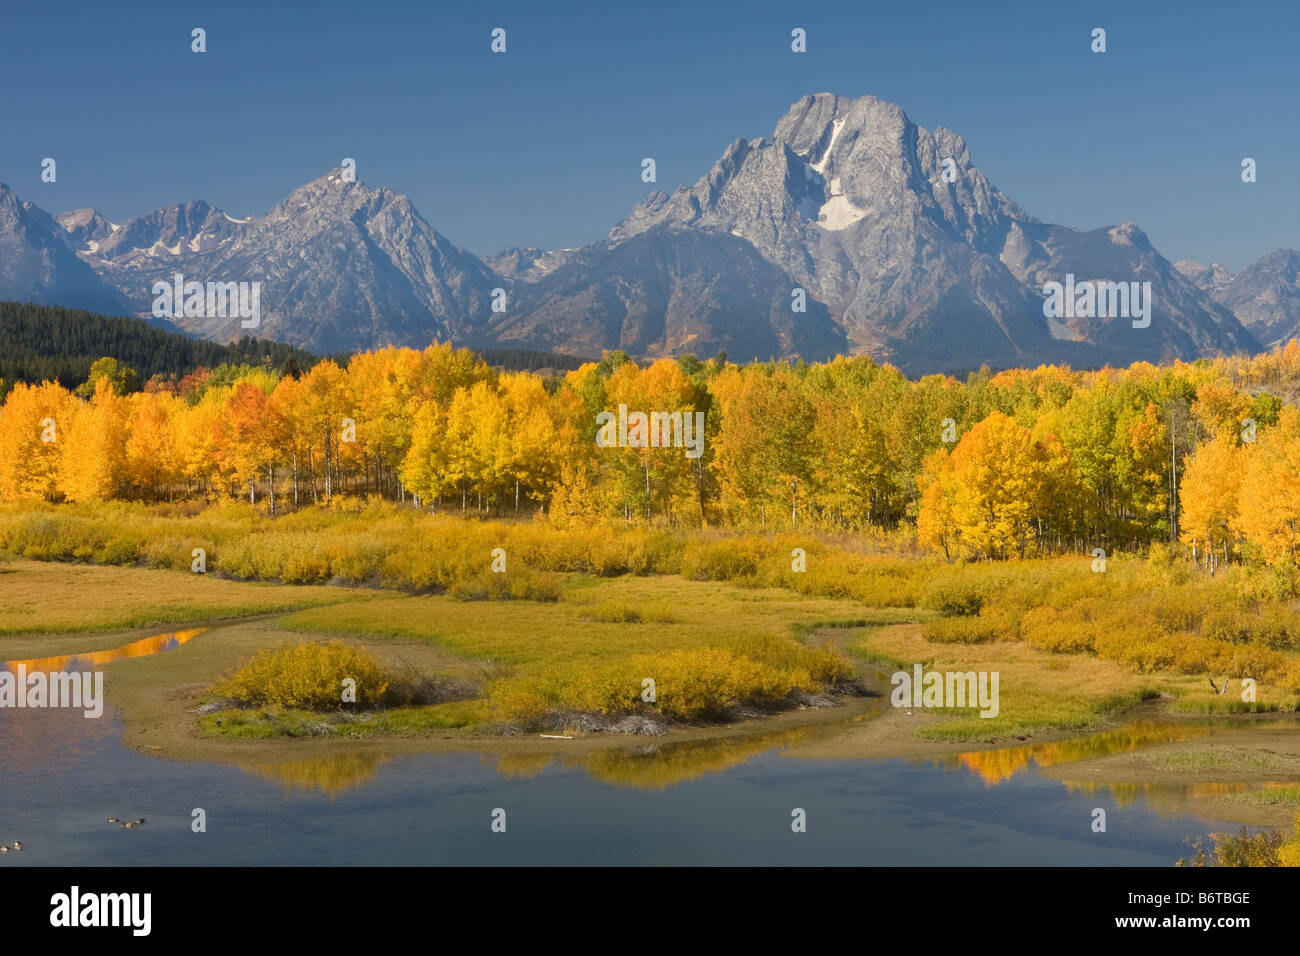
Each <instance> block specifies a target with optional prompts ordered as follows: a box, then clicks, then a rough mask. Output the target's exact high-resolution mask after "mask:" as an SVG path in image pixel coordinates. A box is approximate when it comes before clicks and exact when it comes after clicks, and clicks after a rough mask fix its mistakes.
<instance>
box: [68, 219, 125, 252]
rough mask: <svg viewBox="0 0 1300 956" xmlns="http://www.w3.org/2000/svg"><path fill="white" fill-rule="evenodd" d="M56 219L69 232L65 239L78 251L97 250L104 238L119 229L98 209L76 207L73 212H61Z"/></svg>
mask: <svg viewBox="0 0 1300 956" xmlns="http://www.w3.org/2000/svg"><path fill="white" fill-rule="evenodd" d="M54 221H55V222H57V223H58V224H59V226H60V227H61V228H62V229H63V231H64V232H65V233H66V234H67V235H65V236H64V240H65V241H66V242H67V243H68V245H70V246H72V248H73V250H74V251H76V252H80V251H82V250H83V249H88V250H90V251H92V252H93V251H95V250H96V249H98V248H99V244H100V243H101V242H102V241H103V240H105V239H107V238H108V237H109V236H111V235H112V234H113V233H114V232H116V231H117V226H115V225H113V223H111V222H109V221H108V220H107V219H105V218H104V217H103V216H101V215H100V214H99V211H98V210H96V209H74V210H72V212H64V213H60V214H59V215H57V216H55V217H54Z"/></svg>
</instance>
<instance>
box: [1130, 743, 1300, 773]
mask: <svg viewBox="0 0 1300 956" xmlns="http://www.w3.org/2000/svg"><path fill="white" fill-rule="evenodd" d="M1133 758H1134V759H1140V760H1143V761H1146V762H1148V763H1151V764H1154V765H1155V766H1156V767H1159V768H1160V769H1161V770H1171V771H1176V772H1180V773H1211V772H1217V771H1230V772H1232V773H1250V772H1255V771H1259V772H1268V771H1273V770H1294V769H1295V761H1294V760H1287V759H1286V758H1284V757H1280V756H1277V755H1275V754H1268V753H1261V752H1259V751H1258V750H1244V749H1242V748H1238V747H1223V746H1219V747H1214V746H1210V747H1193V748H1187V749H1183V750H1172V751H1168V752H1164V751H1156V752H1154V753H1149V754H1134V755H1133Z"/></svg>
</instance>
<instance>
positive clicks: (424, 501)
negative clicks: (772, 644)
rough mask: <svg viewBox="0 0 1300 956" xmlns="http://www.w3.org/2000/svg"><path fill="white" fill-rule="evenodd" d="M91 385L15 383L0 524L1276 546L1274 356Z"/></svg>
mask: <svg viewBox="0 0 1300 956" xmlns="http://www.w3.org/2000/svg"><path fill="white" fill-rule="evenodd" d="M128 372H129V368H128V367H127V366H125V365H124V364H123V363H119V362H115V361H113V360H101V361H100V362H97V363H95V365H94V368H93V370H92V373H91V374H90V376H89V377H88V380H87V381H86V383H85V384H84V386H83V387H82V389H81V392H82V394H81V395H78V394H76V393H74V392H72V391H69V390H68V389H67V388H66V387H65V386H64V385H61V384H59V383H57V382H44V383H41V384H37V385H29V384H25V383H20V384H16V385H15V386H14V387H13V388H12V389H11V390H10V391H9V394H8V396H7V398H6V400H5V403H4V405H3V409H2V410H0V499H2V500H5V501H19V500H23V499H43V500H46V501H61V500H71V501H88V500H108V499H139V500H145V501H163V500H177V499H181V498H207V499H212V498H217V497H224V496H238V497H243V498H246V499H247V500H250V501H252V502H254V503H257V502H262V503H264V505H265V506H266V507H267V508H269V509H270V510H271V511H272V512H274V511H275V510H276V509H284V508H293V507H302V506H303V505H304V504H307V503H315V502H322V501H328V500H329V499H331V498H333V497H335V496H337V495H358V496H381V497H385V498H389V499H392V500H395V501H404V502H408V501H409V502H410V503H411V504H412V505H413V506H419V507H423V508H429V509H433V510H454V511H457V512H461V513H466V514H468V513H474V514H479V515H495V516H513V515H529V514H534V513H540V514H543V515H545V516H546V517H547V518H549V519H550V520H551V521H553V522H555V523H557V524H560V525H567V524H571V523H579V524H590V523H598V522H601V521H607V520H611V519H621V520H625V521H643V522H644V521H648V522H654V523H664V524H671V525H680V526H703V525H719V526H727V527H738V528H768V529H773V530H784V529H790V528H795V529H800V528H809V529H816V530H821V531H831V532H834V531H856V530H862V529H868V528H877V529H896V528H899V527H900V526H904V527H907V528H912V527H914V528H915V531H916V534H917V536H918V538H919V540H920V541H921V542H922V543H924V544H926V545H927V546H929V547H932V548H933V549H935V550H936V551H937V552H940V553H943V554H946V555H947V556H948V557H949V558H951V559H954V560H955V559H959V558H967V559H982V558H1004V557H1011V556H1028V555H1036V554H1042V553H1046V552H1058V551H1065V550H1081V549H1082V550H1087V549H1091V548H1094V547H1101V548H1105V549H1115V548H1126V547H1134V546H1142V545H1144V544H1146V543H1148V542H1152V541H1181V542H1183V543H1184V544H1185V545H1186V546H1187V547H1188V548H1189V550H1190V551H1191V553H1192V554H1193V555H1194V556H1195V558H1196V560H1197V561H1198V562H1200V563H1204V564H1206V565H1207V566H1210V567H1213V566H1216V565H1217V564H1219V563H1221V562H1223V561H1233V560H1239V559H1241V558H1243V557H1245V556H1247V555H1258V556H1260V557H1262V558H1263V559H1265V560H1268V561H1270V562H1291V563H1294V562H1295V560H1296V558H1297V550H1296V549H1297V547H1298V546H1300V409H1297V407H1296V406H1295V404H1294V396H1295V391H1296V386H1297V383H1300V343H1297V342H1294V341H1293V342H1291V343H1290V344H1288V345H1287V346H1285V347H1284V348H1280V349H1278V350H1276V351H1274V352H1271V353H1268V354H1264V355H1259V356H1255V357H1253V358H1242V357H1235V358H1221V359H1216V360H1212V361H1211V360H1202V361H1197V362H1193V363H1175V364H1172V365H1163V366H1155V365H1151V364H1147V363H1137V364H1135V365H1132V366H1130V367H1127V368H1122V369H1111V368H1107V369H1102V370H1098V371H1077V370H1072V369H1069V368H1065V367H1059V366H1042V367H1039V368H1035V369H1015V370H1010V371H1004V372H999V373H996V374H994V373H992V372H989V371H988V370H981V371H979V372H976V373H973V374H971V375H969V376H968V377H967V378H966V380H965V381H959V380H957V379H955V378H952V377H950V376H943V375H930V376H926V377H923V378H920V379H919V380H915V381H913V380H909V379H908V378H906V377H905V376H904V375H903V374H902V373H901V372H899V371H898V370H897V369H895V368H894V367H892V366H890V365H886V364H879V363H877V362H875V361H873V360H872V359H870V358H865V357H856V358H844V357H840V358H836V359H835V360H833V361H830V362H825V363H817V364H806V363H803V362H796V363H789V362H779V361H778V362H755V363H751V364H749V365H745V366H738V365H735V364H731V363H728V362H727V361H726V360H725V356H719V357H717V358H715V359H712V360H709V361H701V360H699V359H697V358H695V357H693V356H684V357H682V358H680V359H676V360H671V359H663V360H659V361H656V362H652V363H649V364H646V365H644V366H642V365H638V364H637V363H635V362H633V361H631V360H630V359H629V358H628V357H627V356H626V355H625V354H623V353H621V352H614V353H610V354H607V355H606V356H605V357H604V358H603V359H602V360H601V361H599V362H586V363H584V364H582V365H580V366H579V367H577V368H575V369H572V370H570V371H568V372H567V373H565V374H564V375H562V376H560V375H556V376H548V377H543V376H540V375H536V374H533V373H530V372H527V371H499V370H496V369H494V368H492V367H491V366H490V365H488V364H487V363H486V362H485V361H484V360H483V359H482V357H481V356H477V355H475V354H474V353H472V352H470V351H468V350H465V349H459V350H458V349H453V348H452V347H451V346H449V345H443V344H435V345H432V346H430V347H429V348H426V349H424V350H415V349H405V348H384V349H378V350H375V351H370V352H362V353H358V354H356V355H353V356H351V357H350V358H349V359H347V360H346V361H345V362H343V363H340V362H336V361H334V360H330V359H326V360H322V361H319V362H317V363H316V364H314V365H312V366H311V367H310V368H306V369H303V368H297V369H288V370H287V371H286V370H284V369H279V368H275V367H268V366H266V365H259V366H252V365H244V366H234V365H229V364H228V365H225V366H222V367H219V368H217V369H214V370H208V369H200V370H197V371H195V372H193V373H191V374H189V375H187V376H184V377H182V378H180V379H175V380H171V379H160V378H156V377H155V378H153V379H152V380H150V381H149V382H148V383H147V384H146V385H145V387H144V390H143V391H141V392H138V393H132V383H131V381H130V376H129V374H128ZM620 405H624V406H626V408H627V409H630V410H633V411H640V412H643V413H652V412H662V413H674V412H680V413H683V414H692V413H695V412H702V413H704V421H705V441H704V451H703V454H701V455H699V456H698V457H691V456H688V455H686V454H684V450H683V449H682V448H681V447H672V446H671V445H668V446H666V447H664V446H661V447H652V446H650V445H649V443H647V442H644V441H641V442H638V441H637V440H636V438H637V436H636V435H635V434H634V432H635V429H630V430H629V435H628V436H627V439H628V440H627V441H626V443H624V444H623V445H622V447H601V445H600V444H598V443H597V441H596V434H597V430H598V424H597V419H598V416H599V415H600V414H601V413H602V412H608V411H612V410H614V409H617V408H618V407H619V406H620Z"/></svg>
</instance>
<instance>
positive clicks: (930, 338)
mask: <svg viewBox="0 0 1300 956" xmlns="http://www.w3.org/2000/svg"><path fill="white" fill-rule="evenodd" d="M0 189H2V187H0ZM6 195H7V196H8V199H6V198H5V197H6ZM74 252H75V255H73V253H74ZM1287 255H1290V256H1292V257H1294V256H1295V253H1286V252H1285V251H1283V252H1280V253H1275V254H1274V256H1273V257H1270V258H1269V259H1267V260H1261V263H1257V264H1255V266H1252V267H1248V269H1247V270H1243V273H1242V274H1241V275H1239V276H1235V277H1234V276H1231V275H1229V274H1228V273H1227V271H1226V270H1224V269H1222V267H1215V266H1212V267H1208V268H1206V267H1199V266H1195V264H1191V263H1180V264H1179V265H1178V266H1175V265H1174V264H1172V263H1170V262H1169V260H1167V259H1166V258H1164V257H1163V256H1162V255H1161V254H1160V252H1159V251H1158V250H1157V249H1156V248H1155V247H1154V246H1153V245H1152V243H1151V241H1150V239H1149V238H1148V237H1147V236H1146V234H1145V233H1143V231H1142V230H1141V229H1140V228H1139V227H1138V226H1137V225H1136V224H1135V223H1132V222H1123V223H1120V224H1117V225H1108V226H1104V227H1101V228H1097V229H1089V230H1083V231H1080V230H1077V229H1072V228H1068V227H1066V226H1061V225H1056V224H1053V223H1047V222H1043V221H1040V220H1038V219H1036V218H1034V217H1033V216H1031V215H1030V214H1029V213H1028V212H1026V211H1025V210H1024V209H1022V208H1021V207H1020V206H1019V205H1017V204H1016V203H1015V202H1014V201H1013V200H1012V199H1011V198H1010V197H1008V196H1007V195H1006V194H1004V193H1003V192H1001V191H1000V190H999V189H998V188H997V187H995V186H994V185H993V184H992V183H991V182H990V181H989V180H988V178H987V177H986V176H985V175H984V173H983V172H982V171H981V170H980V169H979V168H978V167H976V166H975V165H974V164H973V162H972V160H971V156H970V150H969V148H968V146H967V144H966V141H965V140H964V139H963V138H962V137H961V136H960V135H958V134H957V133H955V132H953V131H951V130H948V129H944V128H942V127H940V128H937V129H935V130H933V131H930V130H926V129H924V128H922V127H920V126H918V125H916V124H915V123H913V122H912V121H911V120H910V119H909V118H908V116H907V114H906V113H904V112H903V110H902V109H901V108H900V107H898V106H896V105H894V104H892V103H887V102H885V101H883V100H879V99H877V98H875V97H871V96H864V97H860V98H857V99H851V98H848V97H841V96H835V95H832V94H830V93H819V94H817V95H811V96H805V97H803V98H802V99H800V100H799V101H798V102H796V103H794V104H793V105H792V106H791V107H790V108H789V110H788V111H787V112H786V114H785V115H784V116H783V117H781V118H780V119H779V120H778V121H777V123H776V125H775V127H774V130H773V132H772V135H771V136H768V137H762V138H758V139H737V140H735V141H734V142H733V143H731V145H730V146H728V147H727V148H726V149H725V150H724V151H723V153H722V155H721V156H720V157H719V159H718V160H717V162H716V163H714V164H713V167H712V168H711V169H710V170H709V171H708V172H707V173H706V174H705V175H704V176H702V177H701V178H700V179H699V180H698V181H697V182H696V183H695V184H694V185H691V186H682V187H680V188H678V189H676V190H675V191H673V192H672V193H667V192H662V191H655V192H652V193H650V194H649V195H648V196H647V197H646V198H645V199H644V200H643V201H642V202H640V203H638V204H637V205H636V206H635V207H634V208H633V209H632V210H631V211H630V213H629V214H628V215H627V217H626V218H624V219H623V220H622V221H621V222H619V223H617V224H616V225H615V226H614V227H613V228H612V229H611V230H610V233H609V236H608V237H607V238H606V239H603V240H601V241H598V242H594V243H592V244H590V245H588V246H584V247H582V248H580V249H561V250H549V251H548V250H542V249H535V248H510V249H506V250H505V251H503V252H501V253H499V254H497V255H495V256H490V257H487V258H486V259H480V258H478V257H476V256H475V255H473V254H472V253H470V252H467V251H466V250H464V249H461V248H459V247H458V246H456V245H455V244H453V243H452V242H451V241H449V240H448V239H447V238H445V237H444V236H442V235H441V234H440V233H438V232H437V231H436V230H435V229H434V228H433V227H432V226H431V225H430V224H429V223H428V222H427V221H426V220H425V219H424V218H423V217H422V216H421V215H420V213H419V212H418V211H417V210H416V209H415V207H414V205H413V204H412V203H411V201H410V200H409V199H408V198H407V197H405V196H403V195H401V194H399V193H396V192H393V191H392V190H390V189H387V188H378V189H372V188H369V187H367V186H365V185H364V184H362V183H360V182H355V181H347V180H345V179H344V176H343V173H342V171H341V170H338V169H335V170H333V171H331V172H329V173H327V174H326V175H325V176H322V177H320V178H319V179H316V180H314V181H312V182H310V183H307V184H306V185H304V186H302V187H300V188H299V189H296V190H294V191H293V192H292V193H290V194H289V195H288V196H287V197H285V199H284V200H282V201H281V202H279V203H278V204H276V205H275V206H274V207H273V208H272V209H271V210H270V211H269V212H267V213H266V215H264V216H261V217H249V218H246V219H236V218H234V217H232V216H230V215H229V214H227V213H225V212H223V211H222V210H220V209H217V208H215V207H213V206H211V205H210V204H208V203H206V202H204V201H202V200H195V201H191V202H186V203H178V204H173V205H171V206H167V207H165V208H164V209H160V210H158V211H156V212H154V213H151V214H149V215H147V216H142V217H139V218H136V219H131V220H128V221H126V222H124V223H122V224H120V225H115V224H114V223H111V222H109V221H108V220H107V219H105V218H104V217H103V216H102V215H100V214H99V213H98V212H96V211H95V210H93V209H82V210H76V211H73V212H69V213H65V214H63V215H61V216H59V217H58V220H57V221H56V220H54V219H52V218H51V217H49V216H48V215H46V214H45V213H43V212H41V211H40V210H38V209H36V208H35V207H33V206H31V204H30V203H29V204H19V203H17V200H16V198H14V197H12V194H9V193H8V191H7V190H3V191H2V192H0V295H9V296H10V297H14V298H33V297H43V298H36V300H37V301H58V302H63V303H68V304H80V303H81V302H82V301H84V300H85V299H86V298H87V297H93V296H96V295H98V296H100V297H101V299H102V297H103V296H105V295H108V296H110V297H111V298H112V300H113V301H114V302H116V303H118V304H117V305H116V306H115V307H113V306H106V307H105V308H108V309H109V310H112V311H118V310H125V311H130V312H132V313H133V314H135V315H137V316H140V317H145V318H148V319H149V320H150V321H152V322H154V323H155V324H164V323H168V322H170V323H174V326H173V327H175V328H180V329H183V330H185V331H187V332H189V333H191V334H193V335H197V336H201V337H204V338H208V339H212V340H214V341H222V342H224V341H231V340H233V339H235V338H237V337H239V336H240V335H242V334H244V333H245V331H252V332H254V334H256V335H258V336H262V337H267V338H272V339H275V340H278V341H281V342H285V343H289V344H292V345H295V346H298V347H302V348H309V349H311V350H312V351H314V352H317V353H329V352H336V351H347V350H352V349H357V348H370V347H375V346H382V345H388V344H396V345H410V346H417V347H422V346H424V345H426V344H428V342H429V341H431V340H433V339H442V340H450V341H453V342H456V343H457V344H465V345H471V346H473V347H477V348H493V347H501V348H506V349H540V350H545V351H552V350H554V351H560V352H566V353H573V354H582V355H594V354H599V353H600V352H601V351H602V350H605V349H614V348H622V349H625V350H626V351H628V352H629V353H631V354H633V355H635V356H636V357H638V358H652V357H658V356H667V355H676V354H681V353H682V352H685V351H690V352H695V353H696V354H700V355H707V354H710V353H712V352H714V351H716V350H725V351H726V352H727V353H728V355H729V356H730V357H731V358H733V359H735V360H739V361H746V360H749V359H752V358H758V359H766V358H769V357H780V358H794V357H802V358H805V359H809V360H816V359H825V358H828V357H830V356H832V355H834V354H836V353H838V352H847V353H855V354H856V353H869V354H871V355H873V356H875V357H876V358H878V359H881V360H887V361H890V362H893V363H894V364H896V365H898V366H899V367H901V368H902V369H903V370H905V371H907V372H909V373H913V374H918V373H925V372H933V371H959V370H962V369H969V368H972V367H974V366H978V365H980V364H983V363H988V364H990V365H992V366H995V367H1007V366H1013V365H1032V364H1038V363H1040V362H1068V363H1070V364H1072V365H1076V366H1096V365H1101V364H1107V363H1109V364H1127V363H1129V362H1132V361H1135V360H1148V361H1153V362H1159V361H1166V360H1169V359H1174V358H1181V359H1191V358H1195V357H1199V356H1203V355H1214V354H1222V353H1235V352H1253V351H1256V350H1258V349H1259V348H1260V344H1259V341H1258V339H1257V338H1256V336H1255V335H1254V334H1252V330H1254V331H1257V332H1258V333H1259V335H1260V336H1261V337H1263V338H1264V339H1266V340H1268V341H1275V340H1277V339H1278V338H1281V337H1285V336H1287V335H1288V334H1290V331H1293V330H1295V329H1296V327H1297V325H1298V324H1300V323H1298V322H1297V311H1296V304H1295V303H1296V302H1297V296H1296V294H1295V290H1296V286H1297V280H1296V269H1295V268H1294V260H1293V259H1288V258H1287ZM177 274H180V275H182V276H183V277H184V278H185V279H186V280H187V281H198V282H201V283H209V282H240V283H253V282H256V283H258V284H259V288H260V293H261V294H260V310H261V321H260V324H259V325H258V326H257V328H256V329H251V330H246V329H245V328H243V326H242V324H241V322H240V319H239V318H236V317H232V318H208V317H204V316H190V317H184V316H176V315H174V314H173V315H171V316H169V317H165V318H161V319H159V318H154V317H152V316H151V315H150V313H151V309H152V304H153V298H154V297H153V286H154V283H155V282H159V281H163V282H166V283H168V284H170V283H172V282H173V281H174V277H175V276H176V275H177ZM96 276H98V278H96ZM1070 276H1073V281H1074V282H1075V283H1076V284H1079V283H1086V282H1092V281H1106V282H1112V283H1139V284H1141V283H1150V294H1151V299H1150V303H1149V304H1150V307H1151V317H1150V319H1151V320H1150V323H1149V325H1147V326H1146V327H1142V328H1134V327H1133V323H1132V322H1131V321H1130V316H1128V315H1116V316H1109V317H1072V316H1071V315H1068V314H1060V315H1053V316H1051V317H1048V316H1045V315H1044V305H1045V297H1046V295H1047V288H1048V285H1049V284H1050V283H1066V282H1067V281H1069V280H1068V277H1070ZM6 283H7V285H6ZM800 300H802V301H803V302H804V303H805V308H804V310H803V311H796V310H794V309H793V308H792V304H794V303H796V302H798V301H800ZM502 308H504V311H502ZM1243 322H1246V323H1248V324H1249V325H1250V328H1247V327H1245V326H1244V325H1243Z"/></svg>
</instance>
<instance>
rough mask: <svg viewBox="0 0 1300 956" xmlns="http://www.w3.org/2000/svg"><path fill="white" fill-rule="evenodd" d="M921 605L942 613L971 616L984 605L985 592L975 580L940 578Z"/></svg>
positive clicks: (925, 595)
mask: <svg viewBox="0 0 1300 956" xmlns="http://www.w3.org/2000/svg"><path fill="white" fill-rule="evenodd" d="M921 606H922V607H927V608H930V609H931V610H934V611H938V612H940V613H941V614H949V615H959V616H963V617H971V616H974V615H976V614H978V613H979V612H980V610H981V609H982V608H983V607H984V594H983V592H982V590H981V589H980V587H979V585H978V584H976V583H975V582H973V581H963V580H958V579H953V578H940V579H939V580H938V581H936V582H935V583H934V584H933V585H931V586H930V588H929V589H927V590H926V592H925V594H924V596H923V597H922V599H921Z"/></svg>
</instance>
